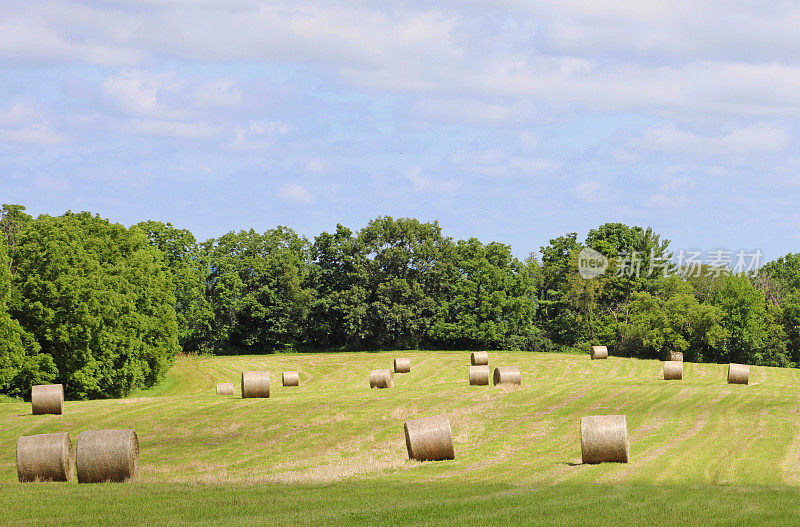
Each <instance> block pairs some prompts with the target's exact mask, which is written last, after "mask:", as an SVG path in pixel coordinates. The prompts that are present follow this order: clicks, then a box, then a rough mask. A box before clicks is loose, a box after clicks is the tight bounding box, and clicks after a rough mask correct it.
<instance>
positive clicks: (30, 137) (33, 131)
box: [0, 122, 67, 145]
mask: <svg viewBox="0 0 800 527" xmlns="http://www.w3.org/2000/svg"><path fill="white" fill-rule="evenodd" d="M0 140H2V141H5V142H11V143H28V144H34V145H61V144H64V143H66V142H67V138H66V136H65V135H63V134H60V133H58V132H56V131H54V130H51V129H50V126H49V124H48V123H47V122H42V123H37V124H33V125H30V126H27V127H23V128H7V129H0Z"/></svg>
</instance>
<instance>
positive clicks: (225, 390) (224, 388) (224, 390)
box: [217, 382, 233, 395]
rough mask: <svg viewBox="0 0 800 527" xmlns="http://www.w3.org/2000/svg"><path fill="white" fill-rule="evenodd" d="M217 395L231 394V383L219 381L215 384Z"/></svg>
mask: <svg viewBox="0 0 800 527" xmlns="http://www.w3.org/2000/svg"><path fill="white" fill-rule="evenodd" d="M217 395H233V383H232V382H221V383H219V384H217Z"/></svg>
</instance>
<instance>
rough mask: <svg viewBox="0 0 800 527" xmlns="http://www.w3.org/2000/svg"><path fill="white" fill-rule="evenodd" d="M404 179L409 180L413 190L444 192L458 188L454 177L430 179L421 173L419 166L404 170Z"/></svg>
mask: <svg viewBox="0 0 800 527" xmlns="http://www.w3.org/2000/svg"><path fill="white" fill-rule="evenodd" d="M406 179H408V180H409V181H411V184H412V185H413V187H414V190H416V191H419V192H430V193H435V194H444V193H448V192H452V191H454V190H456V189H458V187H459V184H458V181H456V180H455V179H445V180H443V179H432V178H428V177H425V176H423V175H422V171H421V170H420V169H419V168H412V169H411V170H409V171H408V172H406Z"/></svg>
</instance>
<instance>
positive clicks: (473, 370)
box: [469, 366, 489, 386]
mask: <svg viewBox="0 0 800 527" xmlns="http://www.w3.org/2000/svg"><path fill="white" fill-rule="evenodd" d="M469 383H470V384H471V385H473V386H485V385H487V384H489V366H470V367H469Z"/></svg>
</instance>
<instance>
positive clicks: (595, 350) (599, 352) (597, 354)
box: [589, 346, 608, 360]
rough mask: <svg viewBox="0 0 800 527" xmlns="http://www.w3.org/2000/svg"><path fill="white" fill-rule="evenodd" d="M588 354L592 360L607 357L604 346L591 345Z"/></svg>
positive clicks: (606, 350)
mask: <svg viewBox="0 0 800 527" xmlns="http://www.w3.org/2000/svg"><path fill="white" fill-rule="evenodd" d="M589 356H591V357H592V360H595V359H607V358H608V348H607V347H605V346H592V349H591V351H590V352H589Z"/></svg>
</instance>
